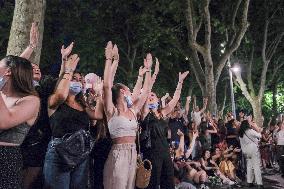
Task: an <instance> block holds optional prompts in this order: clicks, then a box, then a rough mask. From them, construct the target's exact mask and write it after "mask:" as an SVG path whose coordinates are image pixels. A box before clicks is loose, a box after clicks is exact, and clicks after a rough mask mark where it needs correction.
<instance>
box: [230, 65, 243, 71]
mask: <svg viewBox="0 0 284 189" xmlns="http://www.w3.org/2000/svg"><path fill="white" fill-rule="evenodd" d="M231 70H232V71H233V72H239V71H240V70H241V68H240V67H239V66H234V67H232V68H231Z"/></svg>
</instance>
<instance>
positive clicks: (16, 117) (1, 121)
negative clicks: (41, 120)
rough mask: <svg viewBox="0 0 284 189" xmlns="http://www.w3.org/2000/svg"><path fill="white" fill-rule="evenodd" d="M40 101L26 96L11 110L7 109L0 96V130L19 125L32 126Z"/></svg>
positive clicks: (34, 97)
mask: <svg viewBox="0 0 284 189" xmlns="http://www.w3.org/2000/svg"><path fill="white" fill-rule="evenodd" d="M39 107H40V100H39V98H38V97H36V96H27V97H24V98H22V99H21V100H19V102H18V103H17V104H16V105H14V106H13V107H11V108H8V107H7V106H6V104H5V102H4V100H3V98H2V95H0V112H1V116H0V129H3V130H5V129H10V128H12V127H15V126H17V125H19V124H21V123H25V122H27V123H28V124H29V125H30V126H32V125H33V124H34V121H35V120H36V118H37V116H38V112H39Z"/></svg>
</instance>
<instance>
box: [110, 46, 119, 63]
mask: <svg viewBox="0 0 284 189" xmlns="http://www.w3.org/2000/svg"><path fill="white" fill-rule="evenodd" d="M112 58H113V60H117V61H118V60H119V54H118V48H117V45H116V44H115V45H114V46H113V49H112Z"/></svg>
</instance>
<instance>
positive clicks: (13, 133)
mask: <svg viewBox="0 0 284 189" xmlns="http://www.w3.org/2000/svg"><path fill="white" fill-rule="evenodd" d="M20 99H22V98H20ZM20 99H18V100H17V101H16V102H15V105H16V104H17V102H18V101H19V100H20ZM30 128H31V127H30V126H29V125H28V124H27V123H21V124H19V125H17V126H15V127H12V128H10V129H7V130H0V142H7V143H13V144H19V145H21V144H22V143H23V141H24V139H25V137H26V136H27V134H28V132H29V130H30Z"/></svg>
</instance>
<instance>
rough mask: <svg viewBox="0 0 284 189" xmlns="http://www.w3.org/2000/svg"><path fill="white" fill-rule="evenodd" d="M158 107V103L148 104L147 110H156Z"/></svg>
mask: <svg viewBox="0 0 284 189" xmlns="http://www.w3.org/2000/svg"><path fill="white" fill-rule="evenodd" d="M158 107H159V103H158V102H156V103H153V104H148V108H149V109H150V110H154V109H158Z"/></svg>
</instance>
